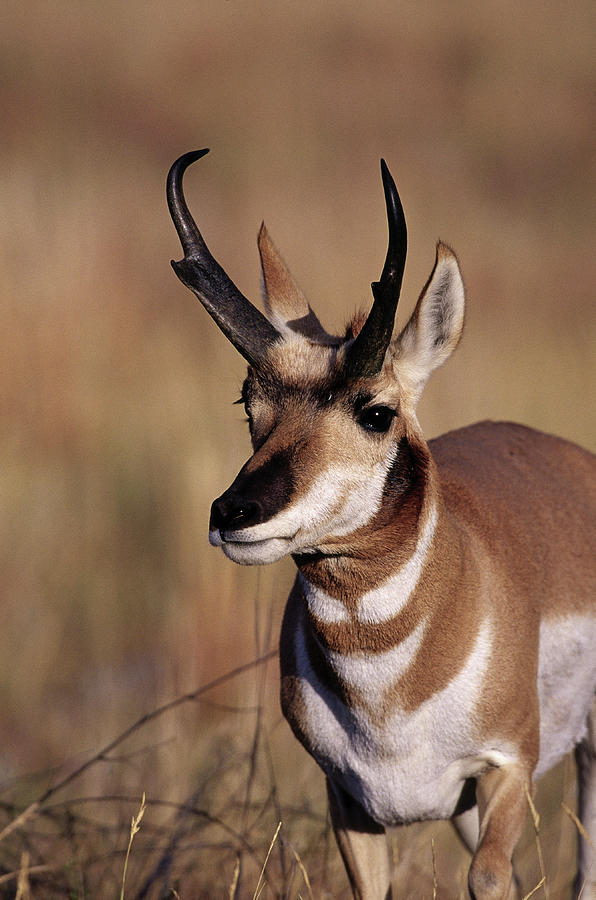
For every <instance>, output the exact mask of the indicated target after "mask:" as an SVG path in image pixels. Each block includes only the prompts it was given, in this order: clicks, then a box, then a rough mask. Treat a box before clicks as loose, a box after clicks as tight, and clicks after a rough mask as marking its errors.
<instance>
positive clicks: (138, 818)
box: [120, 791, 147, 900]
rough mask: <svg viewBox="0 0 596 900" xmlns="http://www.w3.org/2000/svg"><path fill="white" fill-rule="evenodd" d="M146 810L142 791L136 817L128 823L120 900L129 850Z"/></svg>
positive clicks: (122, 895)
mask: <svg viewBox="0 0 596 900" xmlns="http://www.w3.org/2000/svg"><path fill="white" fill-rule="evenodd" d="M146 809H147V804H146V803H145V792H144V791H143V796H142V798H141V806H140V809H139V811H138V813H137V814H136V816H133V817H132V820H131V823H130V837H129V838H128V847H127V848H126V856H125V858H124V871H123V872H122V886H121V887H120V900H124V885H125V883H126V871H127V869H128V858H129V856H130V850H131V847H132V842H133V840H134V837H135V834H138V832H139V830H140V828H141V820H142V818H143V816H144V815H145V810H146Z"/></svg>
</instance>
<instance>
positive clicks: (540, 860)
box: [526, 788, 549, 900]
mask: <svg viewBox="0 0 596 900" xmlns="http://www.w3.org/2000/svg"><path fill="white" fill-rule="evenodd" d="M526 800H527V801H528V806H529V807H530V812H531V814H532V822H533V824H534V832H535V835H536V852H537V854H538V865H539V866H540V875H541V876H542V879H541V881H540V883H539V884H537V885H536V887H535V888H534V889H533V890H532V891H531V892H530V894H528V897H530V896H531V895H532V894H534V893H535V892H536V891H537V890H538V888H541V887H544V896H545V897H546V900H548V898H549V892H548V884H547V881H546V872H545V869H544V857H543V855H542V844H541V843H540V816H539V815H538V810H537V809H536V807H535V806H534V801H533V800H532V797H531V795H530V792H529V790H528V788H526Z"/></svg>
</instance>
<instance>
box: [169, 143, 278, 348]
mask: <svg viewBox="0 0 596 900" xmlns="http://www.w3.org/2000/svg"><path fill="white" fill-rule="evenodd" d="M208 152H209V151H208V150H193V151H191V152H190V153H185V154H184V155H183V156H181V157H180V158H179V159H177V160H176V162H175V163H174V164H173V166H172V168H171V169H170V171H169V173H168V179H167V198H168V207H169V210H170V215H171V216H172V220H173V222H174V225H175V227H176V231H177V232H178V237H179V238H180V243H181V244H182V249H183V250H184V259H182V260H180V261H179V262H175V261H174V260H172V267H173V269H174V271H175V273H176V275H177V276H178V278H179V279H180V281H181V282H182V283H183V284H185V285H186V287H188V288H190V290H191V291H193V293H194V294H196V295H197V297H198V298H199V300H200V301H201V303H202V304H203V306H204V307H205V309H206V310H207V312H208V313H209V315H210V316H211V317H212V318H213V319H214V321H215V322H216V324H217V325H219V327H220V328H221V330H222V331H223V333H224V334H225V336H226V337H227V338H228V340H229V341H231V343H232V344H233V345H234V347H236V349H237V350H238V351H239V352H240V353H241V354H242V356H243V357H244V358H245V359H246V360H247V361H248V362H249V363H250V364H251V365H257V364H258V363H259V362H260V361H261V360H262V359H263V357H264V356H265V354H266V352H267V348H268V347H269V346H270V345H271V344H273V343H274V342H275V341H277V340H279V338H280V334H279V332H278V331H277V330H276V329H275V328H274V327H273V325H272V324H271V323H270V322H269V321H268V320H267V319H266V318H265V316H264V315H263V314H262V313H261V312H259V310H258V309H257V308H256V307H255V306H253V305H252V303H251V302H250V301H249V300H247V299H246V297H245V296H244V294H242V293H241V292H240V291H239V290H238V288H237V287H236V285H235V284H234V282H233V281H232V280H231V278H229V277H228V275H226V273H225V272H224V270H223V269H222V267H221V266H220V265H219V263H218V262H217V260H215V259H214V258H213V256H212V255H211V253H210V252H209V249H208V247H207V244H206V243H205V241H204V240H203V236H202V234H201V232H200V231H199V229H198V227H197V224H196V222H195V221H194V219H193V217H192V215H191V214H190V212H189V209H188V206H187V205H186V200H185V199H184V193H183V191H182V176H183V175H184V172H185V171H186V169H187V168H188V166H190V165H191V163H193V162H195V161H196V160H197V159H200V158H201V157H202V156H205V154H206V153H208Z"/></svg>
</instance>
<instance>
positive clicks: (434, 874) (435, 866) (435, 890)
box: [430, 838, 438, 900]
mask: <svg viewBox="0 0 596 900" xmlns="http://www.w3.org/2000/svg"><path fill="white" fill-rule="evenodd" d="M430 849H431V853H432V857H433V900H437V888H438V883H437V858H436V856H435V839H434V838H431V839H430Z"/></svg>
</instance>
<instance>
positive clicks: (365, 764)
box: [295, 622, 509, 825]
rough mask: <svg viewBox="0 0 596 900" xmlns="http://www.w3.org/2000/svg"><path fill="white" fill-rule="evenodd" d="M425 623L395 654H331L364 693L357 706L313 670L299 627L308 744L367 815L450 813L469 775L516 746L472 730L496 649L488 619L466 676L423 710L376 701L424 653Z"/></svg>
mask: <svg viewBox="0 0 596 900" xmlns="http://www.w3.org/2000/svg"><path fill="white" fill-rule="evenodd" d="M423 632H424V623H422V624H421V625H420V626H419V627H418V628H417V629H416V630H415V631H414V632H413V633H412V634H411V635H410V636H409V637H408V638H407V639H406V640H405V641H404V642H403V643H402V644H400V645H399V646H397V647H395V648H392V649H391V650H389V651H387V652H386V653H381V654H375V655H373V656H364V655H360V654H354V655H350V656H345V655H344V656H342V657H339V656H337V657H335V655H334V654H329V657H328V658H329V661H330V663H331V665H332V666H333V667H334V668H335V669H336V671H337V673H338V675H339V676H340V677H341V679H342V681H343V682H344V683H345V684H349V685H351V686H352V687H353V688H354V689H355V690H357V691H358V692H359V694H360V695H361V696H362V698H363V704H362V705H361V706H357V705H355V706H353V707H351V708H348V707H347V706H346V705H345V704H344V703H343V702H342V701H341V700H340V699H339V698H338V697H337V695H336V694H335V693H334V692H332V691H331V690H329V689H328V688H327V687H326V686H325V685H324V684H323V683H322V682H321V681H320V679H319V678H318V677H317V674H316V672H315V671H314V670H313V668H312V666H311V663H310V660H309V656H308V652H307V648H306V643H305V638H304V623H303V627H298V628H297V629H296V632H295V657H296V664H297V669H298V673H299V682H300V692H301V706H302V722H301V727H302V730H303V732H304V733H305V734H306V735H307V738H308V744H309V749H310V751H311V752H312V753H313V755H314V756H315V758H316V759H317V762H318V763H319V765H320V766H321V767H322V768H323V770H324V771H325V772H327V773H328V774H329V775H332V777H333V778H334V780H335V781H337V782H339V783H340V784H341V785H342V786H343V787H344V788H345V789H346V790H347V791H348V792H349V793H350V794H351V795H352V796H353V797H355V798H356V799H357V800H358V801H359V802H360V803H361V804H362V806H363V807H364V808H365V809H366V810H367V812H368V813H369V814H370V815H371V816H372V817H373V818H374V819H375V820H376V821H378V822H381V823H383V824H386V825H391V824H397V823H400V822H407V821H412V820H420V819H424V818H446V817H449V816H450V815H451V814H452V813H453V811H454V808H455V806H456V804H457V801H458V798H459V795H460V793H461V790H462V787H463V783H464V781H465V779H466V778H468V777H472V776H474V775H477V774H478V773H479V772H480V771H481V770H482V769H483V768H485V767H486V764H487V762H493V763H495V762H503V760H504V758H505V757H506V755H507V751H508V749H509V748H498V747H489V746H485V745H482V744H481V743H480V742H479V740H478V738H477V737H476V736H475V732H474V727H473V718H474V708H475V704H476V701H477V699H478V696H479V691H480V689H481V684H482V679H483V676H484V673H485V671H486V666H487V663H488V659H489V655H490V649H491V627H490V623H489V622H485V623H484V624H483V626H482V627H481V629H480V631H479V633H478V636H477V638H476V641H475V644H474V647H473V650H472V652H471V653H470V655H469V656H468V658H467V660H466V662H465V664H464V666H463V668H462V669H461V671H460V672H459V673H458V675H457V676H456V677H455V678H454V679H453V680H452V681H451V682H450V683H449V684H448V685H447V686H446V687H445V688H444V689H443V690H441V691H439V692H437V693H436V694H434V695H433V696H432V697H430V698H429V699H428V700H427V701H426V702H425V703H423V704H422V705H421V706H420V707H418V708H417V709H416V710H414V711H405V710H404V709H403V708H400V706H399V704H397V705H395V704H394V705H393V707H392V708H391V712H390V713H389V715H384V716H380V715H379V716H377V715H376V708H378V707H380V705H381V703H382V702H383V698H384V695H385V693H386V691H387V690H388V689H389V688H390V687H391V685H392V684H394V683H395V682H396V681H397V680H398V678H399V677H400V676H401V675H402V674H403V671H404V670H405V668H407V666H408V665H409V663H410V662H411V660H412V659H413V658H414V655H415V654H416V653H417V651H418V649H419V647H420V642H421V640H422V636H423Z"/></svg>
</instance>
